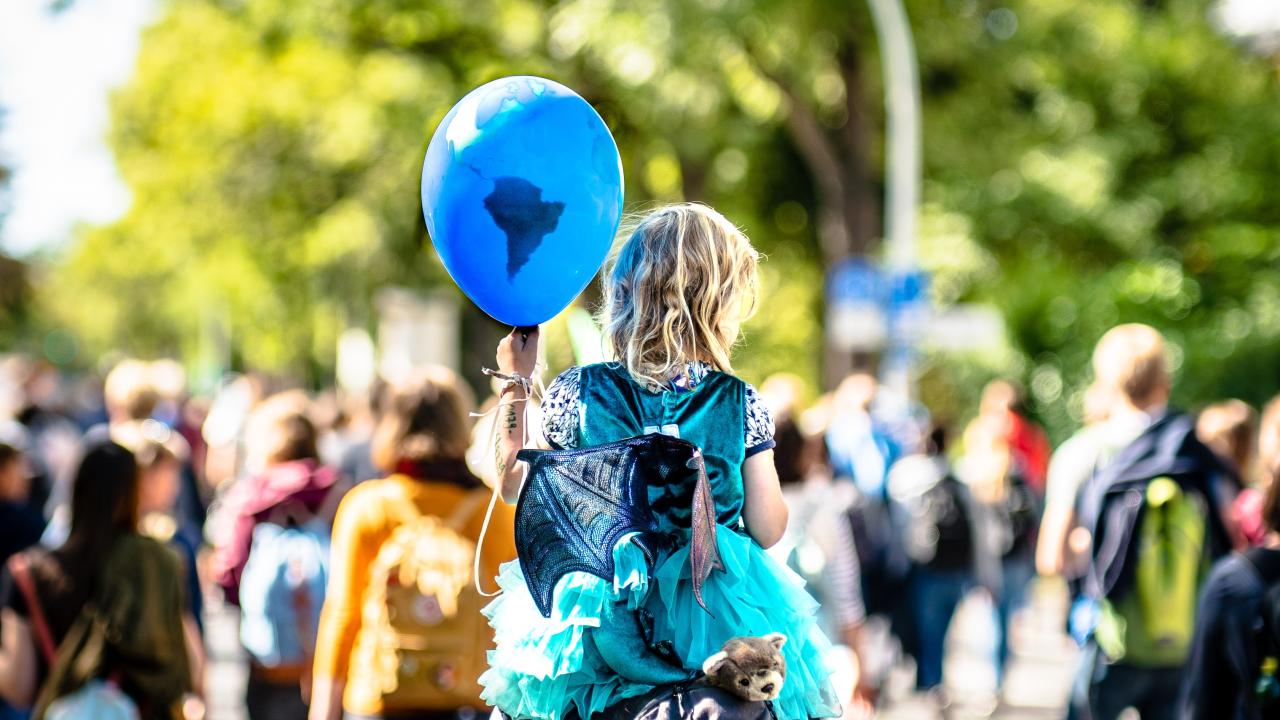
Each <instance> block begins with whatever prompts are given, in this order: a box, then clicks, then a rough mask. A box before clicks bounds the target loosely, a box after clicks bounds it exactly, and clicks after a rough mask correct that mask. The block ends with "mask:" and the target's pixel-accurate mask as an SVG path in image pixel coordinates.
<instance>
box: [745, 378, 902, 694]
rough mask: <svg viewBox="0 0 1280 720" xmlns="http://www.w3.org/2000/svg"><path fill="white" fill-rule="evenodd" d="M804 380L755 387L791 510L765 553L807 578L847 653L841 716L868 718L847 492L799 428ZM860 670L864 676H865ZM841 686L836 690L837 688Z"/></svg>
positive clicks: (816, 443)
mask: <svg viewBox="0 0 1280 720" xmlns="http://www.w3.org/2000/svg"><path fill="white" fill-rule="evenodd" d="M803 387H804V385H803V381H801V380H800V378H799V377H797V376H795V375H792V374H790V373H778V374H775V375H772V376H770V377H769V378H767V379H766V380H765V381H764V383H763V384H761V386H760V398H761V399H762V400H763V401H764V403H765V405H766V406H767V407H768V408H769V411H770V413H771V414H772V415H773V418H774V442H775V445H774V448H773V452H774V456H773V457H774V465H775V466H776V467H777V469H778V482H779V483H780V484H781V486H782V495H783V498H784V500H785V501H786V503H787V507H788V508H789V509H790V511H791V512H790V516H789V517H788V521H787V528H786V530H785V532H784V533H783V535H782V539H781V540H779V541H778V544H777V545H774V546H773V547H772V548H769V554H770V555H772V556H773V557H774V558H775V559H776V560H778V561H779V562H782V563H785V564H787V565H788V566H790V567H791V568H792V569H793V570H795V571H796V572H797V573H799V574H800V575H801V577H803V578H805V580H806V582H808V588H809V590H810V591H811V592H812V593H813V595H814V597H815V598H816V599H817V600H818V601H819V602H820V603H821V604H822V613H823V618H824V630H826V632H827V634H828V636H830V637H833V638H840V639H841V641H842V642H843V645H844V647H845V648H847V649H848V651H849V652H850V653H851V654H852V657H851V658H850V660H851V662H846V664H849V665H851V667H850V668H849V670H850V672H851V673H852V677H851V678H850V679H851V680H852V687H851V688H849V690H850V696H849V697H847V698H846V700H847V701H848V704H847V705H846V707H845V711H846V713H845V716H846V717H860V716H867V715H870V714H871V712H872V711H873V708H874V707H875V703H876V698H877V696H878V694H879V692H878V689H877V687H876V683H875V680H876V678H875V677H874V676H873V674H872V672H871V670H872V668H871V666H870V665H869V664H867V663H864V662H862V660H861V659H862V658H865V657H866V654H865V650H866V647H865V643H864V640H863V637H862V628H863V623H864V622H865V620H866V606H865V604H864V603H863V600H862V578H861V572H860V570H859V564H858V553H857V549H856V548H855V547H854V541H853V528H852V527H851V526H850V523H849V515H848V509H849V506H850V505H851V504H852V501H853V492H852V491H853V488H852V487H851V486H850V485H849V484H848V483H839V484H836V483H833V482H832V477H831V470H830V467H829V466H828V464H827V461H826V458H825V456H824V452H823V444H822V441H821V438H820V437H811V436H809V435H808V434H806V433H805V432H804V430H803V428H802V427H801V426H800V423H799V417H798V416H799V411H800V406H799V403H800V397H801V395H802V393H803ZM864 671H865V672H864ZM838 689H839V688H838Z"/></svg>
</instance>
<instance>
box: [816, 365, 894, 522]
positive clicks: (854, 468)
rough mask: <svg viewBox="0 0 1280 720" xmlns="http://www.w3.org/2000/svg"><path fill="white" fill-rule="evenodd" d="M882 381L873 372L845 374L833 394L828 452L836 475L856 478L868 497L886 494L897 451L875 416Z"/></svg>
mask: <svg viewBox="0 0 1280 720" xmlns="http://www.w3.org/2000/svg"><path fill="white" fill-rule="evenodd" d="M878 392H879V384H878V383H877V382H876V379H875V377H873V376H872V375H870V374H869V373H865V372H860V373H854V374H853V375H850V376H849V377H847V378H845V379H844V380H843V381H842V382H841V383H840V386H839V387H838V388H836V391H835V394H834V396H833V397H832V407H831V419H830V422H829V425H828V426H827V434H826V443H827V453H828V455H829V456H830V458H831V464H832V468H833V469H834V470H835V473H836V476H837V477H840V478H844V479H848V480H852V481H853V484H854V486H855V487H857V488H858V491H859V492H860V493H861V494H862V495H863V496H865V497H868V498H882V497H884V489H885V488H884V484H885V478H886V477H887V475H888V472H889V467H890V466H891V465H893V461H894V460H895V458H896V455H897V448H895V447H894V445H893V441H892V439H891V438H890V437H889V435H888V433H887V432H885V430H884V428H882V427H881V426H880V425H879V423H878V422H877V421H876V419H875V418H874V417H873V416H872V413H871V409H872V406H873V405H874V403H875V400H876V394H877V393H878Z"/></svg>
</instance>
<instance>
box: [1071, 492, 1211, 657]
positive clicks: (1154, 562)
mask: <svg viewBox="0 0 1280 720" xmlns="http://www.w3.org/2000/svg"><path fill="white" fill-rule="evenodd" d="M1143 502H1144V505H1145V508H1144V513H1143V518H1142V523H1141V525H1140V526H1139V528H1138V529H1137V533H1136V537H1135V538H1134V541H1135V542H1137V543H1138V548H1137V565H1136V567H1135V569H1134V582H1133V589H1132V590H1131V591H1130V592H1128V593H1126V594H1125V595H1124V596H1123V597H1121V598H1118V599H1113V600H1104V601H1103V602H1102V607H1101V614H1100V616H1099V618H1098V626H1097V628H1096V630H1095V635H1094V636H1095V638H1096V639H1097V642H1098V647H1099V648H1100V649H1101V650H1102V651H1103V652H1104V653H1106V654H1107V657H1109V658H1110V659H1111V660H1112V661H1119V660H1123V661H1124V662H1125V663H1126V664H1129V665H1137V666H1140V667H1172V666H1177V665H1181V664H1183V663H1184V662H1185V661H1186V659H1187V654H1188V651H1189V650H1190V647H1191V633H1192V629H1193V628H1194V626H1195V613H1196V599H1197V596H1198V595H1199V591H1200V584H1201V582H1203V580H1204V577H1205V575H1206V572H1207V570H1208V567H1209V562H1208V554H1207V552H1206V547H1205V544H1206V529H1207V527H1206V525H1207V524H1206V520H1205V513H1206V509H1205V504H1204V502H1203V501H1202V500H1201V499H1200V498H1199V497H1197V496H1194V495H1188V494H1186V493H1184V492H1183V490H1182V488H1181V487H1180V486H1179V485H1178V484H1177V483H1176V482H1174V481H1173V480H1171V479H1169V478H1167V477H1160V478H1156V479H1154V480H1152V481H1151V482H1150V483H1148V484H1147V489H1146V492H1145V494H1144V497H1143Z"/></svg>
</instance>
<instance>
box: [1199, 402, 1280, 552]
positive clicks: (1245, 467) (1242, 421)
mask: <svg viewBox="0 0 1280 720" xmlns="http://www.w3.org/2000/svg"><path fill="white" fill-rule="evenodd" d="M1275 421H1276V422H1280V418H1276V419H1275ZM1258 433H1259V425H1258V414H1257V412H1255V411H1254V409H1253V408H1252V407H1250V406H1249V404H1248V403H1246V402H1244V401H1243V400H1224V401H1222V402H1217V403H1213V404H1212V405H1209V406H1207V407H1205V408H1204V409H1203V410H1201V411H1200V415H1199V416H1198V417H1197V418H1196V436H1197V437H1199V438H1200V440H1201V441H1202V442H1204V444H1206V445H1208V446H1209V448H1210V449H1212V450H1213V451H1214V452H1215V453H1217V454H1218V457H1220V458H1222V461H1223V462H1224V463H1225V464H1226V465H1227V466H1228V467H1229V468H1231V470H1232V471H1233V472H1234V474H1235V478H1233V479H1238V480H1239V484H1238V485H1230V486H1228V487H1226V488H1224V493H1226V494H1228V495H1230V494H1234V497H1229V498H1228V499H1229V500H1230V503H1231V517H1232V520H1233V521H1234V522H1235V524H1236V526H1237V528H1239V532H1240V535H1241V536H1242V537H1243V538H1244V541H1245V542H1246V543H1247V544H1249V545H1259V544H1261V543H1262V541H1263V539H1264V538H1265V537H1266V534H1267V528H1266V524H1265V523H1264V522H1263V517H1262V500H1263V495H1264V491H1265V482H1266V479H1267V477H1268V475H1267V473H1266V463H1265V462H1264V463H1262V466H1261V467H1260V468H1258V470H1260V472H1255V458H1256V452H1255V450H1256V447H1257V441H1258V440H1259V435H1258ZM1263 434H1265V431H1264V432H1263ZM1255 478H1256V479H1257V481H1258V482H1259V483H1261V484H1260V485H1255V484H1254V483H1253V482H1251V480H1254V479H1255Z"/></svg>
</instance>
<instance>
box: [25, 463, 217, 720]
mask: <svg viewBox="0 0 1280 720" xmlns="http://www.w3.org/2000/svg"><path fill="white" fill-rule="evenodd" d="M138 481H139V473H138V466H137V462H136V461H135V459H134V456H133V454H132V453H131V452H129V451H128V450H127V449H125V448H123V447H121V446H120V445H117V444H115V443H112V442H109V441H101V442H98V443H95V444H91V445H90V446H89V448H88V450H87V452H86V453H85V455H84V459H83V461H82V462H81V463H80V466H79V469H78V470H77V472H76V475H75V479H74V481H73V485H72V495H71V531H70V534H69V535H68V537H67V541H66V543H64V544H63V546H62V547H61V548H60V549H58V550H45V549H40V548H33V549H31V550H27V551H24V552H22V553H19V554H17V555H15V556H13V557H12V558H10V560H9V562H8V564H7V566H6V568H5V570H4V574H3V576H2V577H0V618H3V620H2V622H0V637H2V638H3V639H2V641H0V697H2V698H3V699H5V700H6V701H8V702H9V703H11V704H12V705H15V706H18V707H27V706H30V705H31V704H32V703H37V704H38V705H39V707H37V708H36V710H35V712H36V714H37V716H39V715H40V714H41V713H42V712H43V710H44V709H45V706H46V705H47V704H48V703H49V702H50V701H51V700H54V699H57V698H60V697H63V696H65V695H67V694H68V693H70V692H73V691H76V690H79V689H80V688H81V686H82V685H83V683H84V681H85V680H86V679H99V680H101V679H108V678H109V679H110V680H111V681H112V683H114V684H115V686H117V687H118V688H119V690H120V691H122V692H123V693H124V695H125V696H127V697H128V698H129V699H130V700H131V701H132V703H133V704H134V705H136V708H137V710H138V712H139V713H140V715H141V717H142V718H143V719H144V720H174V719H176V718H179V717H182V710H181V708H182V705H183V703H182V700H183V698H184V696H185V695H186V694H187V693H189V691H190V690H191V688H192V676H191V672H190V668H189V666H188V662H187V649H186V645H185V641H184V633H183V623H182V603H183V600H182V595H183V591H182V582H181V568H180V566H179V562H178V558H177V557H175V556H174V554H173V553H172V552H171V551H170V550H169V549H167V548H165V547H164V546H163V545H162V544H160V543H158V542H156V541H155V540H152V539H151V538H147V537H144V536H142V535H140V534H138V532H137V527H138V497H139V488H138ZM55 659H56V662H55ZM37 693H38V695H37ZM37 700H38V702H37Z"/></svg>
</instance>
